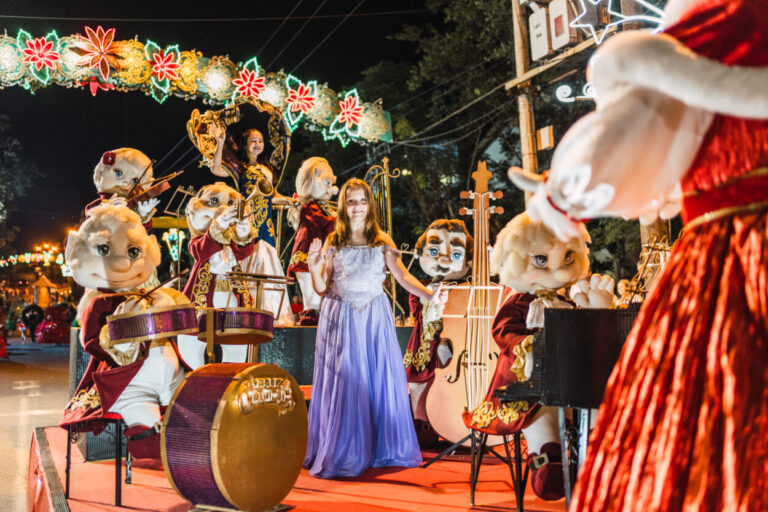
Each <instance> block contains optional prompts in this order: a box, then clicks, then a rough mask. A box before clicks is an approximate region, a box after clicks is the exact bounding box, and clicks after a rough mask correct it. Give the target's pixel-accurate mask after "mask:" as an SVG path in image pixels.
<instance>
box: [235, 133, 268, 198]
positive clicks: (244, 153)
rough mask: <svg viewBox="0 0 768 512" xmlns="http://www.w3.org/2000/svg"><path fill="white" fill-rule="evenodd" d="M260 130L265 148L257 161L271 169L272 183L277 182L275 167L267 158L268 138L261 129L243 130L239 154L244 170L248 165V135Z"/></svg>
mask: <svg viewBox="0 0 768 512" xmlns="http://www.w3.org/2000/svg"><path fill="white" fill-rule="evenodd" d="M253 132H258V133H259V135H261V140H262V141H263V145H264V149H263V150H262V151H261V153H260V154H259V156H257V157H256V163H258V164H260V165H263V166H264V167H266V168H267V169H269V172H270V173H272V184H273V185H274V184H275V183H274V182H275V179H276V176H275V168H274V167H273V166H272V164H271V163H269V158H267V144H268V142H267V140H266V139H265V138H264V134H263V133H261V130H259V129H258V128H249V129H247V130H245V131H244V132H243V134H242V135H241V136H240V148H238V152H237V156H238V158H239V159H240V161H241V162H242V165H243V170H245V167H246V166H247V165H248V137H250V136H251V133H253Z"/></svg>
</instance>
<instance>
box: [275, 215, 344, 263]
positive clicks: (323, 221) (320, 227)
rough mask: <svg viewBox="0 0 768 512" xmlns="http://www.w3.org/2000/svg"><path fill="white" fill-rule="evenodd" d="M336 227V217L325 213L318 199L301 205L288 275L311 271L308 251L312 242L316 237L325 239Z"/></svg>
mask: <svg viewBox="0 0 768 512" xmlns="http://www.w3.org/2000/svg"><path fill="white" fill-rule="evenodd" d="M334 227H336V217H334V216H332V215H326V214H325V213H323V210H322V208H320V205H319V204H318V202H317V201H310V202H308V203H306V204H305V205H304V206H302V207H301V217H300V219H299V228H298V229H297V230H296V240H295V241H294V242H293V251H292V252H291V261H290V262H289V263H288V270H287V271H286V274H287V275H288V277H295V272H309V267H308V266H307V252H308V251H309V246H310V244H311V243H312V241H313V240H314V239H316V238H319V239H320V240H322V241H325V239H326V238H328V235H329V234H331V232H332V231H333V229H334Z"/></svg>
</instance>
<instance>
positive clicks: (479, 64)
mask: <svg viewBox="0 0 768 512" xmlns="http://www.w3.org/2000/svg"><path fill="white" fill-rule="evenodd" d="M489 60H491V59H487V60H483V61H480V62H478V63H477V64H475V65H474V66H470V67H468V68H466V69H465V70H464V71H461V72H459V73H456V74H455V75H453V76H451V77H449V78H447V79H445V80H443V81H442V82H440V83H439V84H436V85H433V86H432V87H430V88H429V89H426V90H424V91H421V92H420V93H418V94H416V95H414V96H411V97H410V98H407V99H405V100H403V101H401V102H400V103H398V104H397V105H395V106H394V107H390V109H389V111H390V112H392V111H393V110H395V109H396V108H397V107H400V106H402V105H405V104H406V103H410V102H411V101H413V100H415V99H416V98H419V97H421V96H423V95H425V94H427V93H428V92H430V91H433V90H435V89H437V88H438V87H441V86H443V85H445V84H447V83H448V82H451V81H453V80H454V79H456V78H458V77H460V76H461V75H463V74H465V73H469V72H470V71H472V70H473V69H475V68H478V67H480V66H482V65H483V64H485V63H486V62H488V61H489ZM411 112H412V111H411ZM403 115H407V114H403Z"/></svg>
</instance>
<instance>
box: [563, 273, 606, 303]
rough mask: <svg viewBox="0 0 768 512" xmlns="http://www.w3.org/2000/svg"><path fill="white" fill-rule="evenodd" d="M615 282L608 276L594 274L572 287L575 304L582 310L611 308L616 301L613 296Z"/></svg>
mask: <svg viewBox="0 0 768 512" xmlns="http://www.w3.org/2000/svg"><path fill="white" fill-rule="evenodd" d="M614 285H615V282H614V281H613V278H612V277H611V276H608V275H600V274H592V276H591V277H590V278H589V281H587V279H582V280H581V281H579V282H578V283H576V284H575V285H573V286H572V287H571V297H572V298H573V302H575V303H576V304H578V305H579V307H582V308H611V307H613V303H614V301H615V300H616V297H615V296H614V295H613V287H614Z"/></svg>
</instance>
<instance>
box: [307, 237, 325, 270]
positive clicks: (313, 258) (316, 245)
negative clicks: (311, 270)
mask: <svg viewBox="0 0 768 512" xmlns="http://www.w3.org/2000/svg"><path fill="white" fill-rule="evenodd" d="M322 249H323V242H322V241H321V240H320V239H319V238H315V239H314V240H312V243H311V244H310V246H309V252H308V253H307V264H308V265H309V266H310V267H315V268H317V267H319V266H320V265H321V264H322V263H323V254H322Z"/></svg>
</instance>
